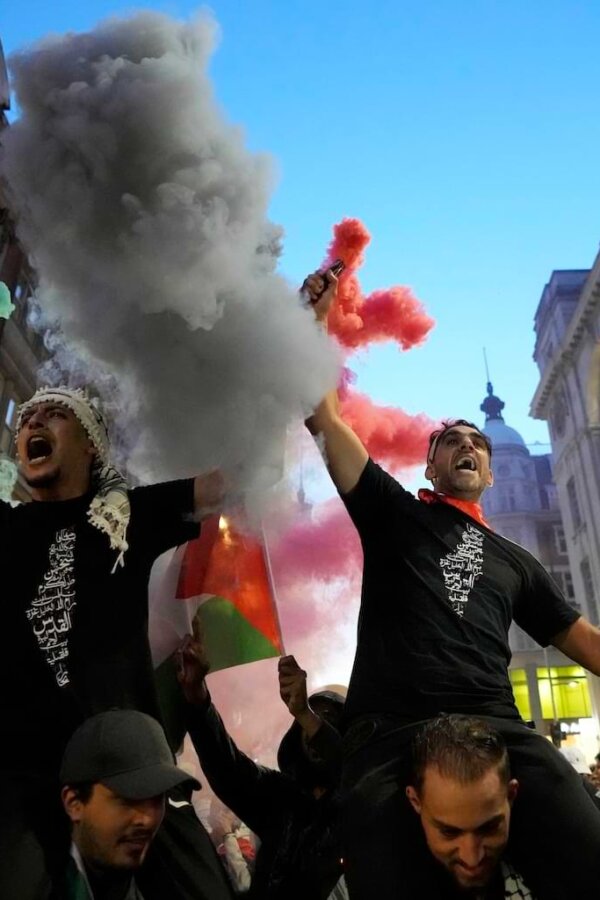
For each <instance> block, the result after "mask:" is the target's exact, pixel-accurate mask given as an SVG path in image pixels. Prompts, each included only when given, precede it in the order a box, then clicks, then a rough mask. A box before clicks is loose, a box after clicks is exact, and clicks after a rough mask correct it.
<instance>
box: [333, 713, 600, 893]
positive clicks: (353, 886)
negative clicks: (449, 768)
mask: <svg viewBox="0 0 600 900" xmlns="http://www.w3.org/2000/svg"><path fill="white" fill-rule="evenodd" d="M482 718H484V721H486V722H487V723H488V724H489V725H490V726H491V727H493V728H495V729H497V730H498V731H499V732H500V733H501V734H502V736H503V737H504V740H505V741H506V744H507V747H508V750H509V754H510V760H511V772H512V774H513V776H514V777H515V778H516V779H517V780H518V781H519V792H518V795H517V799H516V800H515V803H514V806H513V812H512V817H511V826H510V840H509V845H508V853H509V856H510V859H511V862H513V863H514V865H515V868H516V869H517V871H518V872H519V873H520V874H521V875H522V876H523V878H524V880H525V882H526V883H527V886H528V887H529V889H530V890H531V892H532V893H533V895H534V897H535V898H536V900H567V898H568V900H592V898H595V897H597V893H598V888H597V885H598V884H599V883H600V854H599V852H598V847H599V840H600V838H599V836H600V816H599V815H598V811H597V809H596V807H595V805H594V803H593V802H592V800H591V799H590V797H589V794H588V793H587V791H586V790H585V788H584V787H583V785H582V784H581V781H580V779H579V778H578V776H577V773H576V772H575V770H574V769H573V767H572V766H571V765H570V764H569V763H568V762H567V761H566V759H565V758H564V757H563V756H562V755H561V754H560V753H559V752H558V751H557V750H556V749H555V748H554V747H553V746H552V744H551V743H550V742H549V741H547V740H546V739H545V738H543V737H541V735H539V734H536V733H535V732H534V731H532V730H531V729H530V728H527V726H526V725H524V724H523V723H521V722H515V721H514V720H506V719H498V718H492V717H488V718H486V717H482ZM418 728H419V725H418V724H414V725H410V726H404V727H400V728H399V727H394V725H393V721H392V720H391V719H390V718H389V717H381V718H380V719H375V718H373V719H370V720H368V721H367V720H366V719H365V720H363V721H362V722H357V723H356V724H355V725H354V726H352V727H351V728H350V731H349V733H348V734H347V736H346V739H347V757H346V761H345V766H344V782H343V785H342V787H343V788H345V791H346V795H347V796H346V803H345V809H344V818H343V822H344V827H345V832H346V834H345V838H346V853H347V857H346V858H347V881H348V888H349V891H350V896H351V897H353V898H354V897H358V898H360V900H362V898H368V897H370V898H373V897H377V898H386V900H387V898H388V897H389V898H397V897H407V898H409V897H411V898H412V897H422V898H427V900H429V898H435V900H451V898H454V896H455V895H454V891H453V890H452V888H451V886H450V883H449V882H448V879H447V878H446V875H445V872H444V870H443V869H442V868H441V867H440V866H437V865H434V864H433V860H432V858H431V855H430V853H429V850H428V848H427V845H426V843H425V837H424V833H423V829H422V827H421V824H420V821H419V818H418V816H417V815H416V813H415V812H414V811H413V809H412V807H411V806H410V804H409V802H408V800H407V799H406V797H405V794H404V787H405V786H406V785H407V784H409V783H410V781H411V752H410V751H411V742H412V740H413V738H414V735H415V733H416V731H417V730H418ZM373 859H377V866H373V864H372V861H373ZM365 860H370V861H371V865H370V866H369V865H366V863H365Z"/></svg>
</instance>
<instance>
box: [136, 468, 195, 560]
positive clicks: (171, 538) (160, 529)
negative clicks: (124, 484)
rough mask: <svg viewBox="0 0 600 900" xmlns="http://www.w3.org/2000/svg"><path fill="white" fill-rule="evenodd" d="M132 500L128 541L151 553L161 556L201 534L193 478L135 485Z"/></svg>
mask: <svg viewBox="0 0 600 900" xmlns="http://www.w3.org/2000/svg"><path fill="white" fill-rule="evenodd" d="M129 499H130V502H131V521H130V525H129V533H128V540H129V541H130V543H131V542H132V541H133V540H136V541H138V542H139V545H141V546H143V547H144V548H145V549H147V550H148V552H149V553H150V555H151V556H159V555H160V554H161V553H164V552H165V550H168V549H169V548H170V547H177V546H178V545H179V544H184V543H185V542H186V541H191V540H194V538H197V537H198V535H199V534H200V525H199V524H198V523H197V522H193V521H192V514H193V512H194V479H193V478H186V479H185V480H183V481H167V482H165V483H164V484H152V485H148V486H147V487H139V488H134V489H133V490H132V491H130V492H129Z"/></svg>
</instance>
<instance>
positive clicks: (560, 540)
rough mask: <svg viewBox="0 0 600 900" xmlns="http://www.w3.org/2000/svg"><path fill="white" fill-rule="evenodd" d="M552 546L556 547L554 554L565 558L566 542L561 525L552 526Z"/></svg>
mask: <svg viewBox="0 0 600 900" xmlns="http://www.w3.org/2000/svg"><path fill="white" fill-rule="evenodd" d="M553 531H554V546H555V547H556V552H557V553H559V554H560V555H561V556H565V555H566V553H567V541H566V539H565V530H564V528H563V527H562V525H555V526H554V529H553Z"/></svg>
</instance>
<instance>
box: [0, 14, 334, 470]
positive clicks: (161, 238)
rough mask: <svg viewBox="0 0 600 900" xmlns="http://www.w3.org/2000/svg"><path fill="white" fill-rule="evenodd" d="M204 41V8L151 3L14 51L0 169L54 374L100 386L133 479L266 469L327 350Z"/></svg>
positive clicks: (321, 385)
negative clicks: (154, 8) (225, 110)
mask: <svg viewBox="0 0 600 900" xmlns="http://www.w3.org/2000/svg"><path fill="white" fill-rule="evenodd" d="M215 38H216V26H215V23H214V22H213V21H212V20H211V19H210V18H208V17H207V16H200V17H197V18H195V19H194V20H192V21H191V22H187V23H181V22H177V21H175V20H173V19H171V18H169V17H167V16H164V15H159V14H155V13H150V12H144V13H140V14H138V15H136V16H134V17H132V18H130V19H126V20H122V19H112V20H108V21H107V22H104V23H102V24H100V25H99V26H98V27H97V28H96V29H94V30H93V31H91V32H89V33H87V34H68V35H65V36H61V37H50V38H47V39H45V40H44V41H42V42H41V43H39V44H37V45H35V46H33V47H32V48H29V49H27V50H25V51H23V52H21V53H18V54H16V55H14V56H13V57H12V59H11V60H10V65H11V71H12V77H13V85H14V88H15V91H16V95H17V100H18V104H19V108H20V110H21V117H20V119H19V120H18V121H17V122H16V123H15V124H14V125H13V126H12V127H11V128H10V129H8V130H7V131H6V132H5V133H4V134H3V147H2V154H1V157H0V170H1V173H2V174H3V176H4V177H5V178H6V180H7V182H8V184H9V186H10V200H11V205H12V207H13V210H14V212H15V214H16V216H17V228H18V234H19V236H20V238H21V240H22V242H23V244H24V245H25V247H26V248H27V250H28V252H29V254H30V256H31V259H32V262H33V264H34V266H35V268H36V270H37V272H38V274H39V289H38V291H37V294H36V300H37V306H38V308H37V311H36V314H35V315H36V323H37V326H38V327H41V328H43V329H44V330H45V331H46V333H47V341H48V345H49V347H50V349H51V354H52V360H51V363H50V365H49V366H48V367H47V368H46V373H45V374H46V375H47V376H49V377H50V378H51V379H52V380H54V381H59V380H64V373H65V372H67V373H69V376H70V378H71V380H72V381H74V382H75V383H77V384H78V385H81V384H82V383H85V382H91V383H94V382H95V383H96V384H97V385H98V386H99V387H100V390H101V392H102V393H103V394H104V395H105V397H108V399H109V400H110V401H111V406H112V407H113V408H114V409H115V410H117V411H118V415H117V420H118V421H117V424H118V425H119V426H120V427H121V430H122V429H123V427H124V426H125V427H126V432H127V439H126V442H125V450H126V452H127V454H128V462H129V465H130V467H132V469H133V470H134V471H136V472H137V473H138V474H139V475H140V476H141V477H146V478H148V477H161V478H164V477H176V476H181V475H184V474H190V473H193V472H195V471H201V470H203V469H206V468H208V467H211V466H214V465H221V466H223V467H225V468H228V467H230V466H234V465H237V464H242V465H243V467H244V469H245V471H246V472H249V473H251V475H252V476H254V475H256V473H261V472H262V474H263V475H265V473H268V476H269V477H271V480H272V476H273V471H274V469H277V466H278V465H279V463H280V461H281V457H282V447H283V435H284V433H285V429H286V427H287V425H288V424H289V422H290V421H292V420H294V419H298V418H299V417H301V416H303V415H305V414H306V413H307V411H308V410H309V409H311V408H312V407H314V405H315V404H316V403H317V402H318V401H319V399H320V398H321V397H322V396H323V394H324V393H325V391H326V390H327V389H328V388H329V387H331V386H332V385H333V384H334V383H335V381H336V375H337V359H336V357H335V354H334V352H333V351H332V349H331V346H330V345H329V343H328V341H327V339H326V338H325V337H324V336H323V335H320V334H319V333H318V332H317V330H316V329H315V327H314V323H313V322H312V317H311V314H310V312H309V311H307V310H305V309H303V308H302V306H301V304H300V303H299V301H298V297H297V294H296V292H295V291H293V290H292V289H291V288H290V287H289V286H288V285H287V284H286V282H285V281H284V280H283V279H282V278H281V277H280V276H278V275H277V274H276V273H275V266H276V262H277V256H278V253H279V242H280V238H281V233H280V231H279V229H277V228H276V227H274V226H273V225H272V224H270V223H269V222H268V220H267V215H266V211H267V206H268V201H269V195H270V191H271V188H272V181H273V174H272V166H271V163H270V161H269V160H268V159H267V158H266V157H265V156H263V155H255V154H251V153H250V152H248V150H247V149H246V148H245V147H244V142H243V136H242V134H241V133H240V131H239V130H238V129H237V128H234V127H232V126H231V125H230V124H229V123H228V122H227V121H226V120H225V118H224V116H223V114H222V112H221V110H220V109H219V107H218V106H217V104H216V102H215V100H214V97H213V91H212V87H211V83H210V81H209V78H208V75H207V72H206V68H207V64H208V61H209V57H210V54H211V52H212V50H213V47H214V44H215Z"/></svg>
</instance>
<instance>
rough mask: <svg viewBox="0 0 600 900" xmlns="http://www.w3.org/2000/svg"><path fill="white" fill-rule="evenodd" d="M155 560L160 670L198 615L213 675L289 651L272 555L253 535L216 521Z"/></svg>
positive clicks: (153, 602)
mask: <svg viewBox="0 0 600 900" xmlns="http://www.w3.org/2000/svg"><path fill="white" fill-rule="evenodd" d="M157 563H158V565H157V566H155V568H154V570H153V573H152V578H151V582H150V644H151V648H152V656H153V660H154V665H155V667H157V666H158V665H160V663H161V662H162V661H163V660H164V659H165V658H166V657H167V656H169V655H170V654H171V653H172V652H173V651H174V650H175V648H176V647H177V645H178V644H179V642H180V641H181V639H182V638H183V636H184V635H185V634H187V633H189V632H191V630H192V628H191V622H192V619H193V617H194V615H195V614H196V612H198V615H199V617H200V622H201V625H202V629H203V632H204V640H205V645H206V649H207V653H208V657H209V659H210V663H211V672H217V671H218V670H219V669H227V668H230V667H231V666H239V665H242V664H243V663H248V662H254V661H255V660H257V659H267V658H268V657H271V656H280V655H281V654H282V653H283V645H282V641H281V632H280V629H279V621H278V617H277V609H276V606H275V598H274V593H273V587H272V582H271V576H270V571H269V565H268V560H267V557H266V551H265V548H264V546H263V544H262V543H261V542H260V541H259V540H257V539H256V538H255V537H252V536H250V535H248V534H244V533H243V532H242V531H240V530H239V529H238V528H236V527H235V525H234V524H233V523H232V522H231V521H230V520H228V519H225V518H223V517H219V516H211V517H210V518H209V519H207V520H205V521H204V522H203V523H202V533H201V535H200V537H199V538H197V539H196V540H194V541H189V542H188V543H187V544H184V545H182V546H181V547H178V548H177V549H176V550H174V551H169V553H168V554H164V555H163V557H161V558H160V560H158V561H157Z"/></svg>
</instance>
